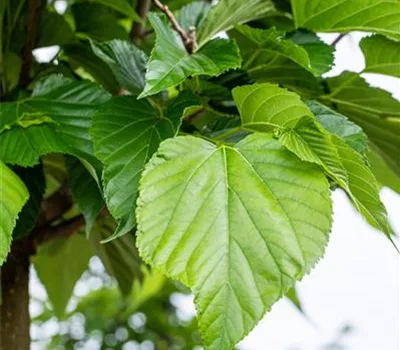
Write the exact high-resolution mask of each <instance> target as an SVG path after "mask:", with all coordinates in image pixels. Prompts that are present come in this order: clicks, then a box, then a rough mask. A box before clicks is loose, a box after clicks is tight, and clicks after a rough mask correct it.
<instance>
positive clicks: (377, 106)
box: [321, 72, 400, 117]
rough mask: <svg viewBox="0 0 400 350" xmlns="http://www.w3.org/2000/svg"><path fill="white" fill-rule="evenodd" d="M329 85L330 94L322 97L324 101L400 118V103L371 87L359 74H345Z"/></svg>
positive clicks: (330, 81) (331, 79) (385, 92)
mask: <svg viewBox="0 0 400 350" xmlns="http://www.w3.org/2000/svg"><path fill="white" fill-rule="evenodd" d="M327 83H328V86H329V90H330V94H329V95H326V96H322V97H321V99H323V100H328V101H330V102H333V103H336V104H338V105H339V106H340V107H341V106H345V107H350V108H355V109H357V110H359V111H365V112H370V113H374V114H376V115H379V116H382V117H400V102H399V101H397V100H395V99H394V98H393V97H392V96H391V94H390V93H389V92H387V91H385V90H382V89H379V88H375V87H371V86H369V85H368V83H367V82H366V81H365V80H364V79H363V78H362V77H360V76H359V75H358V74H357V73H353V72H343V73H342V74H340V75H339V76H337V77H333V78H328V79H327Z"/></svg>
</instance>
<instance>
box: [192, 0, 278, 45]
mask: <svg viewBox="0 0 400 350" xmlns="http://www.w3.org/2000/svg"><path fill="white" fill-rule="evenodd" d="M273 10H274V5H273V4H272V2H271V1H269V0H246V1H243V0H221V1H219V2H218V3H217V4H216V5H214V6H213V7H211V9H210V11H209V12H208V14H207V17H205V18H204V20H203V22H201V24H200V27H199V30H198V35H197V40H198V42H199V45H200V46H201V45H203V44H205V43H206V42H207V41H208V40H209V39H210V38H212V37H213V36H214V35H216V34H218V33H220V32H223V31H227V30H229V29H231V28H232V27H234V26H235V25H237V24H241V23H246V22H250V21H253V20H255V19H258V18H262V17H265V15H266V14H267V13H268V12H270V11H273Z"/></svg>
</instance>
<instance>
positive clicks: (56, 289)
mask: <svg viewBox="0 0 400 350" xmlns="http://www.w3.org/2000/svg"><path fill="white" fill-rule="evenodd" d="M92 255H93V253H92V249H91V248H90V245H89V242H88V241H87V239H86V238H85V236H83V235H80V234H74V235H72V236H70V237H67V238H55V239H53V240H51V241H50V242H48V243H46V244H43V245H40V246H39V249H38V252H37V254H36V255H35V256H34V257H33V258H32V262H33V264H34V266H35V270H36V271H37V274H38V276H39V279H40V281H41V282H42V283H43V285H44V287H45V289H46V291H47V294H48V296H49V300H50V303H51V305H52V306H53V309H54V313H55V315H56V316H57V318H58V319H60V320H61V319H63V318H64V316H65V309H66V307H67V305H68V302H69V299H70V298H71V296H72V292H73V290H74V287H75V284H76V282H77V281H78V279H79V278H80V277H81V275H82V273H83V272H84V271H85V270H86V268H87V266H88V263H89V260H90V258H91V256H92Z"/></svg>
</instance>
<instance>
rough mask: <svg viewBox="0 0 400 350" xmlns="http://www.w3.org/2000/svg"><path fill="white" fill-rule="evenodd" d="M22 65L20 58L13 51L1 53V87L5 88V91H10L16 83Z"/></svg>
mask: <svg viewBox="0 0 400 350" xmlns="http://www.w3.org/2000/svg"><path fill="white" fill-rule="evenodd" d="M21 67H22V59H21V57H19V56H18V55H17V54H15V53H14V52H6V53H4V54H3V62H2V67H1V70H2V72H1V75H2V79H3V81H2V88H3V89H7V90H6V91H5V92H8V91H11V90H12V89H14V88H15V87H16V86H17V85H18V80H19V75H20V72H21Z"/></svg>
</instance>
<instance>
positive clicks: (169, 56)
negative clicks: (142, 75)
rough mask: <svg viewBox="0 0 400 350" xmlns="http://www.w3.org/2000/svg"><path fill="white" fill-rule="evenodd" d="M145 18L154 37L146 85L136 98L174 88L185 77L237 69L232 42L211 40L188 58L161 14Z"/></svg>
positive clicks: (179, 40)
mask: <svg viewBox="0 0 400 350" xmlns="http://www.w3.org/2000/svg"><path fill="white" fill-rule="evenodd" d="M148 18H149V20H150V22H151V24H152V26H153V28H154V30H155V32H156V36H157V38H156V43H155V46H154V48H153V51H152V52H151V56H150V61H149V63H148V67H147V72H146V86H145V88H144V90H143V92H142V93H141V94H140V95H139V98H142V97H145V96H149V95H154V94H156V93H158V92H160V91H162V90H166V89H168V88H170V87H173V86H176V85H178V84H180V83H182V82H183V81H184V80H185V79H186V78H188V77H189V76H195V75H212V76H216V75H219V74H221V73H222V72H224V71H226V70H228V69H234V68H239V67H240V61H241V59H240V54H239V49H238V47H237V46H236V44H235V42H234V41H232V40H225V39H214V40H211V41H210V42H208V43H207V44H206V45H204V46H203V47H201V48H200V49H199V50H198V51H196V52H194V53H193V54H191V55H189V54H188V52H187V51H186V49H185V47H184V45H183V43H182V40H181V38H180V37H179V36H178V34H177V33H176V32H175V31H173V30H172V28H171V27H170V25H169V22H168V20H167V18H166V16H165V15H164V14H155V13H149V14H148Z"/></svg>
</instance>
